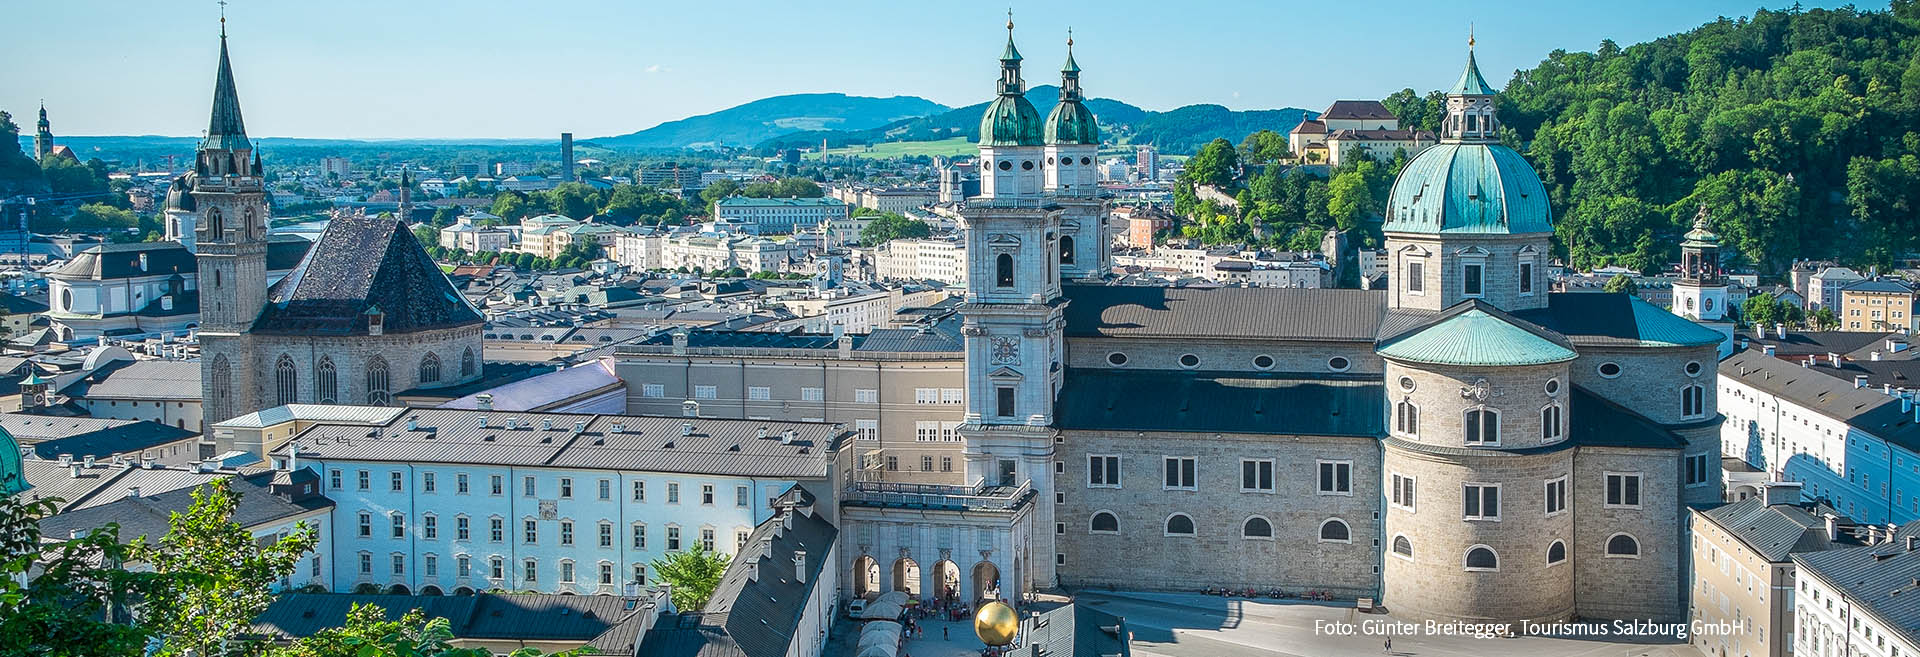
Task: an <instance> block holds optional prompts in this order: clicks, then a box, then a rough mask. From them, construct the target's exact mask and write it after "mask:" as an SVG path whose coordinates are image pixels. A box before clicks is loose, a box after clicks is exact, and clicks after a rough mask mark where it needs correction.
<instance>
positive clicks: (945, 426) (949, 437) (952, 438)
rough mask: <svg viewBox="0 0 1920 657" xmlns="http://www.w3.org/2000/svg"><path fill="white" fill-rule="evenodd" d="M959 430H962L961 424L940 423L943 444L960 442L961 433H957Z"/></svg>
mask: <svg viewBox="0 0 1920 657" xmlns="http://www.w3.org/2000/svg"><path fill="white" fill-rule="evenodd" d="M959 428H960V423H959V422H941V423H940V440H941V442H948V443H957V442H960V432H959V431H957V430H958V429H959Z"/></svg>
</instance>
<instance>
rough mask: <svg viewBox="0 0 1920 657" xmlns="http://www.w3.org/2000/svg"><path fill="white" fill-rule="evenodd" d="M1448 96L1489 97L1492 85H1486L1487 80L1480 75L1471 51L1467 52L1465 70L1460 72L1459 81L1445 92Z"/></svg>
mask: <svg viewBox="0 0 1920 657" xmlns="http://www.w3.org/2000/svg"><path fill="white" fill-rule="evenodd" d="M1447 95H1449V96H1491V95H1493V85H1490V84H1487V78H1485V77H1483V76H1481V75H1480V63H1479V62H1477V61H1475V60H1474V58H1473V51H1472V50H1468V51H1467V70H1465V71H1461V72H1460V80H1459V81H1457V82H1454V83H1453V88H1452V89H1448V90H1447Z"/></svg>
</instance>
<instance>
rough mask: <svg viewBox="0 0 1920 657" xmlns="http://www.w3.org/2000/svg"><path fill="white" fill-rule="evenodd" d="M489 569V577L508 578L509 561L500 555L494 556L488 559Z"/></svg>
mask: <svg viewBox="0 0 1920 657" xmlns="http://www.w3.org/2000/svg"><path fill="white" fill-rule="evenodd" d="M487 570H488V573H487V575H488V576H489V577H492V578H493V579H506V577H507V562H505V561H501V560H500V557H494V558H492V559H488V560H487Z"/></svg>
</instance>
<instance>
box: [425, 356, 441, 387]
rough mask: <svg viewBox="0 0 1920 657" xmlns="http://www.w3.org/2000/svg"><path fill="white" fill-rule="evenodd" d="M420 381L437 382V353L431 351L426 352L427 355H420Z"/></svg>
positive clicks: (438, 361)
mask: <svg viewBox="0 0 1920 657" xmlns="http://www.w3.org/2000/svg"><path fill="white" fill-rule="evenodd" d="M420 382H421V383H439V382H440V357H439V356H437V355H434V353H433V352H431V351H429V352H427V355H425V356H422V357H421V358H420Z"/></svg>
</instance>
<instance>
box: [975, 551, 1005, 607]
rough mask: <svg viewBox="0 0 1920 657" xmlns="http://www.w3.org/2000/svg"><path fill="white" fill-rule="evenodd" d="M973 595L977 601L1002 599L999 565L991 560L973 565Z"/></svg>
mask: <svg viewBox="0 0 1920 657" xmlns="http://www.w3.org/2000/svg"><path fill="white" fill-rule="evenodd" d="M973 597H974V599H975V601H981V600H998V599H1000V567H999V566H995V565H993V562H991V561H982V562H980V563H977V564H974V565H973Z"/></svg>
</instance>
